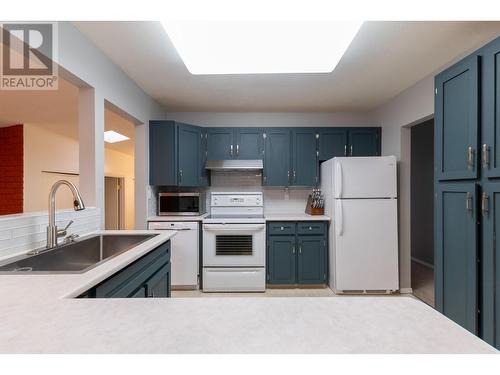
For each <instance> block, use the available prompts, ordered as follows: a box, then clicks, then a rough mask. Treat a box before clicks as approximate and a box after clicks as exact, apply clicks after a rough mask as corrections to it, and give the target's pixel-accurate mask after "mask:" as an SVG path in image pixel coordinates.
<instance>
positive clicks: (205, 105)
mask: <svg viewBox="0 0 500 375" xmlns="http://www.w3.org/2000/svg"><path fill="white" fill-rule="evenodd" d="M75 25H76V26H77V27H78V28H79V29H80V30H81V32H82V33H83V34H85V35H86V36H87V37H88V38H90V39H91V40H92V41H93V42H94V43H95V44H96V45H97V46H98V47H99V48H101V49H102V50H103V51H104V53H105V54H106V55H107V56H109V58H110V59H111V60H112V61H114V62H115V63H116V64H117V65H118V66H120V67H121V68H122V69H123V71H124V72H125V73H126V74H127V75H128V76H129V77H130V78H131V79H133V80H134V81H135V82H136V83H137V84H138V85H139V86H140V87H142V89H143V90H144V91H145V92H146V93H148V94H149V95H151V96H152V97H153V98H155V99H157V100H158V101H159V102H160V103H162V104H163V105H164V106H165V108H166V109H167V110H170V111H235V112H238V111H241V112H253V111H262V112H265V111H369V110H373V109H374V108H376V107H378V106H380V105H381V104H384V103H385V102H387V101H388V100H390V99H391V98H392V97H394V96H396V95H397V94H398V93H400V92H401V91H403V90H404V89H406V88H408V87H410V86H411V85H413V84H414V83H416V82H418V81H419V80H421V79H422V78H424V77H426V76H428V75H429V74H433V73H435V72H436V71H438V70H439V69H441V68H443V67H444V66H445V65H446V64H448V63H449V62H450V61H452V60H454V59H456V58H457V57H459V56H462V55H463V54H464V53H466V52H468V51H471V50H473V49H474V48H477V47H479V46H481V44H483V43H485V42H486V41H489V40H491V39H492V38H494V37H495V36H498V35H500V22H383V21H380V22H365V24H364V25H363V26H362V28H361V30H360V31H359V33H358V34H357V36H356V37H355V39H354V40H353V42H352V43H351V45H350V47H349V48H348V50H347V52H346V53H345V55H344V57H343V58H342V60H341V61H340V63H339V65H338V66H337V68H336V69H335V70H334V71H333V72H332V73H322V74H265V75H219V76H194V75H191V74H190V73H189V72H188V71H187V69H186V67H185V66H184V64H183V62H182V60H181V59H180V58H179V56H178V54H177V52H176V50H175V48H174V47H173V45H172V43H171V42H170V40H169V38H168V36H167V35H166V33H165V32H164V29H163V27H162V26H161V24H160V23H159V22H156V21H147V22H146V21H144V22H104V21H101V22H75Z"/></svg>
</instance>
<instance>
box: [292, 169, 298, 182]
mask: <svg viewBox="0 0 500 375" xmlns="http://www.w3.org/2000/svg"><path fill="white" fill-rule="evenodd" d="M295 181H297V174H296V171H295V170H294V171H293V182H295Z"/></svg>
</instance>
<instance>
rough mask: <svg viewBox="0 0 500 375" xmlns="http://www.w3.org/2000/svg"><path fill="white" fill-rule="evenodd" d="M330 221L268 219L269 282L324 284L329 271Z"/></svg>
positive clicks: (276, 283) (279, 283) (277, 283)
mask: <svg viewBox="0 0 500 375" xmlns="http://www.w3.org/2000/svg"><path fill="white" fill-rule="evenodd" d="M327 225H328V224H327V223H326V222H317V221H316V222H287V223H286V224H285V223H278V222H269V223H268V224H267V227H268V228H267V229H268V230H267V233H268V235H267V266H266V267H267V283H268V284H275V285H287V284H301V285H306V284H324V283H325V282H326V280H327V273H328V272H327V254H328V252H327ZM309 228H311V230H310V232H308V230H309Z"/></svg>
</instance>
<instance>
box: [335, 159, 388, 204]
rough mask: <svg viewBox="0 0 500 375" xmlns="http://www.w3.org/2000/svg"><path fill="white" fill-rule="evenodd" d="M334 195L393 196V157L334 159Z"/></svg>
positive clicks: (344, 196) (346, 196)
mask: <svg viewBox="0 0 500 375" xmlns="http://www.w3.org/2000/svg"><path fill="white" fill-rule="evenodd" d="M333 160H334V163H333V164H334V166H333V173H334V177H333V184H334V190H335V193H334V194H335V195H334V196H335V198H396V197H397V175H396V157H394V156H379V157H349V158H334V159H333Z"/></svg>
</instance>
